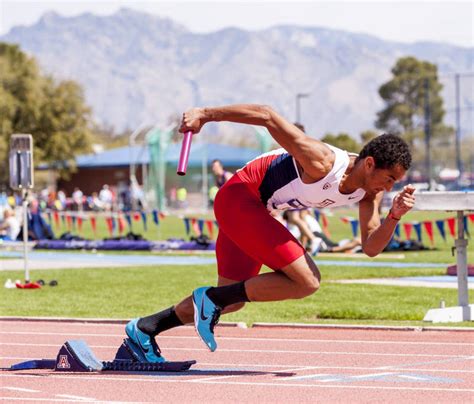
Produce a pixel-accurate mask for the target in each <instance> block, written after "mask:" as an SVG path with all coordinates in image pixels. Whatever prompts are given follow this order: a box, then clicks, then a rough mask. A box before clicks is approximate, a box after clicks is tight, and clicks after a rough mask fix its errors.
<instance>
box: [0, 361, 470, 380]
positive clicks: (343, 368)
mask: <svg viewBox="0 0 474 404" xmlns="http://www.w3.org/2000/svg"><path fill="white" fill-rule="evenodd" d="M463 359H464V358H461V360H463ZM0 360H24V361H28V360H34V358H23V357H19V356H0ZM199 365H200V366H207V367H216V366H225V367H239V368H252V367H255V368H275V367H278V368H284V369H282V370H278V371H275V372H283V373H284V372H287V371H288V370H286V369H285V368H287V367H290V366H291V368H294V370H295V371H296V370H307V369H335V370H394V371H404V372H406V371H410V372H434V373H443V372H444V373H474V370H463V369H459V370H458V369H423V368H421V369H420V368H407V367H397V366H394V365H390V366H376V367H365V366H305V365H301V366H298V365H291V364H288V365H267V364H260V363H238V364H235V363H218V362H216V363H209V362H199ZM290 371H291V370H290ZM279 380H282V379H279Z"/></svg>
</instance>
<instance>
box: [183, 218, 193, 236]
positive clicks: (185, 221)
mask: <svg viewBox="0 0 474 404" xmlns="http://www.w3.org/2000/svg"><path fill="white" fill-rule="evenodd" d="M183 220H184V227H185V228H186V234H189V232H190V230H191V229H190V228H189V219H188V218H187V217H185V218H184V219H183Z"/></svg>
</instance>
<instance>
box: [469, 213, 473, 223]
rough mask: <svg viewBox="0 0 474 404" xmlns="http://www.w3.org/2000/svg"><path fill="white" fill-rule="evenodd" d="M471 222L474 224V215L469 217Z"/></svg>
mask: <svg viewBox="0 0 474 404" xmlns="http://www.w3.org/2000/svg"><path fill="white" fill-rule="evenodd" d="M469 220H470V221H471V222H472V223H474V213H473V214H471V215H469Z"/></svg>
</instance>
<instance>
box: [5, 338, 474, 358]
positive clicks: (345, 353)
mask: <svg viewBox="0 0 474 404" xmlns="http://www.w3.org/2000/svg"><path fill="white" fill-rule="evenodd" d="M0 345H7V346H34V347H40V346H41V347H57V345H55V344H26V343H25V344H23V343H19V342H0ZM89 347H90V348H91V349H93V348H96V349H117V347H116V346H110V345H90V346H89ZM166 350H168V351H186V352H190V351H205V352H208V351H209V350H208V349H205V348H166ZM219 352H257V353H278V354H285V353H287V354H304V355H366V356H397V357H406V356H408V357H415V356H416V357H429V358H461V359H474V356H467V355H442V354H414V353H408V354H403V353H381V352H338V351H335V352H334V351H288V350H277V349H226V348H220V349H219Z"/></svg>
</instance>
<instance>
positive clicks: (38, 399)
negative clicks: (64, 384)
mask: <svg viewBox="0 0 474 404" xmlns="http://www.w3.org/2000/svg"><path fill="white" fill-rule="evenodd" d="M0 400H2V401H46V402H48V403H83V402H84V401H79V400H66V399H64V398H63V399H59V398H25V397H0ZM102 402H104V401H102Z"/></svg>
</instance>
